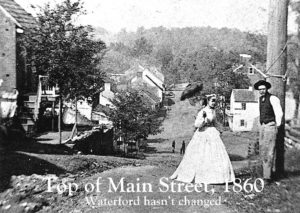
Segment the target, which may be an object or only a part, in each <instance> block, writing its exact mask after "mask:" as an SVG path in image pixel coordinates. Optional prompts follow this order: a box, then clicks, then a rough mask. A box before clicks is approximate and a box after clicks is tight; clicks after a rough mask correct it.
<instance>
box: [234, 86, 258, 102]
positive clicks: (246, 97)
mask: <svg viewBox="0 0 300 213" xmlns="http://www.w3.org/2000/svg"><path fill="white" fill-rule="evenodd" d="M232 95H233V96H234V100H235V102H258V93H257V91H252V90H248V89H233V90H232Z"/></svg>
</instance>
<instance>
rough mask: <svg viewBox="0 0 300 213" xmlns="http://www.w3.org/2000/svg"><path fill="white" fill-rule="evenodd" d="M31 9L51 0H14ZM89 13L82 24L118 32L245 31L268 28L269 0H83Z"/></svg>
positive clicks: (31, 11)
mask: <svg viewBox="0 0 300 213" xmlns="http://www.w3.org/2000/svg"><path fill="white" fill-rule="evenodd" d="M15 1H16V2H17V3H19V4H20V5H21V6H22V7H23V8H25V9H26V10H27V11H28V12H30V13H34V11H33V10H32V8H31V7H30V5H31V4H32V5H39V6H41V5H43V4H45V3H46V2H49V0H15ZM61 1H62V0H51V1H50V3H54V2H61ZM82 1H83V2H84V7H85V9H86V10H87V15H85V16H82V17H81V18H80V19H79V23H81V24H90V25H93V26H95V27H103V28H105V29H106V30H108V31H110V32H113V33H116V32H118V31H120V30H121V29H126V30H127V31H135V30H136V28H138V27H140V26H144V27H145V28H150V27H158V26H164V27H167V28H171V27H197V26H211V27H216V28H222V27H228V28H237V29H240V30H242V31H251V32H258V33H266V32H267V21H268V20H267V19H268V10H267V9H268V2H269V0H82ZM293 23H294V17H293V16H289V25H288V29H289V31H290V32H294V31H295V29H296V28H295V25H294V24H293Z"/></svg>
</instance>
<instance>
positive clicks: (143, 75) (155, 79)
mask: <svg viewBox="0 0 300 213" xmlns="http://www.w3.org/2000/svg"><path fill="white" fill-rule="evenodd" d="M141 79H142V80H143V82H145V83H146V84H147V85H148V86H149V87H154V88H156V93H157V94H156V95H157V96H158V97H159V98H160V102H162V101H163V94H164V92H165V88H164V75H163V74H162V73H160V72H159V71H158V70H157V69H156V68H150V69H147V68H144V67H142V66H141V65H138V68H137V71H136V76H134V77H133V78H132V79H131V80H130V83H131V84H135V83H137V82H140V80H141Z"/></svg>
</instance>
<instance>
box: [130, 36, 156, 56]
mask: <svg viewBox="0 0 300 213" xmlns="http://www.w3.org/2000/svg"><path fill="white" fill-rule="evenodd" d="M152 49H153V45H152V44H151V43H150V42H149V41H148V40H147V39H146V38H145V37H141V38H138V39H137V40H135V42H134V46H133V48H132V56H134V57H138V56H144V55H149V54H150V53H151V52H152Z"/></svg>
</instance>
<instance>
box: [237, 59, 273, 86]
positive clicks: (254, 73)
mask: <svg viewBox="0 0 300 213" xmlns="http://www.w3.org/2000/svg"><path fill="white" fill-rule="evenodd" d="M240 61H241V65H239V66H238V67H236V68H234V69H233V72H235V73H241V74H244V75H247V77H248V78H249V79H250V85H254V84H255V83H256V82H257V81H259V80H264V79H265V78H266V77H267V75H266V74H265V73H264V71H263V70H264V65H263V64H262V63H259V62H257V63H255V64H252V63H251V55H247V54H240Z"/></svg>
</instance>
